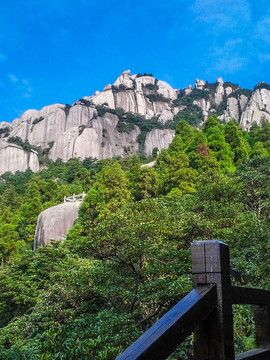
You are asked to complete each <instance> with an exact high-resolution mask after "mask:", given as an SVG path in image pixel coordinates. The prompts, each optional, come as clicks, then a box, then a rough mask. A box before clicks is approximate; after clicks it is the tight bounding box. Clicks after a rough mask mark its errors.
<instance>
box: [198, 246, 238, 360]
mask: <svg viewBox="0 0 270 360" xmlns="http://www.w3.org/2000/svg"><path fill="white" fill-rule="evenodd" d="M192 278H193V287H194V288H196V287H198V286H200V285H205V284H216V288H217V308H216V310H215V311H214V312H213V313H212V314H211V315H210V316H209V318H208V319H207V320H206V321H204V322H202V323H201V324H200V325H199V327H198V328H197V329H196V331H195V343H194V358H195V359H196V360H234V359H235V355H234V337H233V315H232V297H231V279H230V256H229V247H228V246H227V245H226V244H224V243H223V242H221V241H216V240H207V241H198V242H195V243H193V245H192Z"/></svg>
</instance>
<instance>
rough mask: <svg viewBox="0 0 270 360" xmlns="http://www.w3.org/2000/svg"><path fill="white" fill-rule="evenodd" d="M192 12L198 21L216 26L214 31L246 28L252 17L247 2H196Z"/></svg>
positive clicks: (215, 0) (239, 0)
mask: <svg viewBox="0 0 270 360" xmlns="http://www.w3.org/2000/svg"><path fill="white" fill-rule="evenodd" d="M192 10H193V13H194V15H195V20H196V21H198V22H201V23H208V24H211V23H212V24H213V25H214V27H213V28H212V29H211V30H212V31H215V30H216V31H217V30H221V29H224V30H227V31H228V30H230V29H232V28H238V27H245V26H246V24H247V23H248V22H249V21H250V17H251V11H250V6H249V3H248V1H247V0H238V1H235V0H225V1H224V0H196V1H195V3H194V5H193V7H192Z"/></svg>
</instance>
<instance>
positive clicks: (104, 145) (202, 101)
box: [0, 70, 270, 174]
mask: <svg viewBox="0 0 270 360" xmlns="http://www.w3.org/2000/svg"><path fill="white" fill-rule="evenodd" d="M189 112H192V114H193V115H194V112H195V113H196V114H197V115H196V116H197V119H198V121H197V126H199V125H202V124H203V122H204V121H205V120H206V119H207V117H208V116H210V115H211V114H216V115H217V116H218V117H219V118H220V120H222V121H224V122H228V121H230V120H231V119H232V118H234V119H235V120H237V121H238V122H239V123H240V124H241V125H242V127H243V128H245V129H249V128H250V127H251V125H252V123H253V122H255V123H257V124H259V125H260V124H261V122H262V121H263V120H264V119H265V120H266V121H270V86H269V85H268V84H265V83H260V84H259V85H257V86H256V87H255V90H254V91H253V92H252V91H251V90H247V89H241V88H240V87H239V86H238V85H237V84H233V83H229V82H223V80H222V78H219V79H217V82H216V83H212V84H211V83H208V82H207V81H204V80H198V79H197V80H196V83H195V86H194V87H193V86H192V85H189V86H188V88H187V89H183V90H177V89H173V88H172V87H171V86H170V85H169V84H167V83H166V82H164V81H161V80H158V79H156V78H155V77H154V76H153V75H152V74H137V75H131V72H130V70H127V71H124V72H123V73H122V74H121V75H120V76H119V78H118V79H117V80H116V81H115V83H114V84H109V85H107V86H105V87H104V89H103V91H102V92H99V91H96V92H95V93H94V95H92V96H86V97H84V98H82V99H80V100H77V101H76V102H75V103H74V104H73V105H72V106H70V105H63V104H54V105H50V106H45V107H44V108H43V109H41V110H40V111H37V110H28V111H26V112H25V113H24V114H23V115H22V117H21V118H20V119H15V120H14V121H13V123H12V124H10V123H7V122H2V123H0V141H1V144H0V174H1V173H3V172H5V171H11V172H15V171H17V170H19V171H25V170H26V169H27V168H30V169H32V170H33V171H38V170H39V164H38V159H37V152H36V151H35V150H38V152H39V153H41V152H42V151H43V152H45V153H47V154H48V156H49V158H51V159H52V160H56V159H57V158H60V159H62V160H64V161H68V160H69V159H70V158H74V157H77V158H80V159H84V158H86V157H93V158H97V159H104V158H111V157H113V156H118V155H120V156H125V155H130V154H134V153H136V152H138V151H144V152H145V153H146V154H148V155H151V154H152V151H153V149H154V148H155V147H157V148H158V149H159V150H162V149H164V148H166V147H168V146H169V144H170V142H171V140H172V138H173V136H174V130H173V128H174V127H175V124H176V122H177V119H178V120H179V119H180V118H182V116H183V117H186V116H188V114H189ZM182 114H183V115H182ZM18 138H19V142H18ZM23 143H27V144H28V145H29V144H30V145H31V146H32V147H33V150H31V151H29V146H27V147H25V146H22V145H23ZM18 145H20V146H18ZM26 149H27V150H26Z"/></svg>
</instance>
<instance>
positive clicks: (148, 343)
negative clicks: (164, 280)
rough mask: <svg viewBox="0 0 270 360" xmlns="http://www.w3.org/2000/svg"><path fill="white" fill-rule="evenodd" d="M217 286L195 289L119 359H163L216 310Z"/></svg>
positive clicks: (118, 359)
mask: <svg viewBox="0 0 270 360" xmlns="http://www.w3.org/2000/svg"><path fill="white" fill-rule="evenodd" d="M216 304H217V300H216V286H215V285H204V286H200V287H198V288H197V289H194V290H192V291H191V292H190V293H189V294H188V295H186V296H185V297H184V298H183V299H182V300H181V301H180V302H179V303H178V304H176V305H175V306H174V307H173V308H172V309H171V310H170V311H169V312H167V313H166V314H165V315H164V316H163V317H162V318H161V319H159V320H158V321H157V322H156V323H155V324H154V325H153V326H152V327H151V328H150V329H149V330H147V331H146V332H145V333H144V334H143V335H142V336H141V337H140V338H139V339H138V340H136V341H135V342H134V343H133V344H132V345H131V346H130V347H129V348H128V349H127V350H126V351H125V352H124V353H123V354H122V355H120V356H119V357H118V358H117V360H163V359H166V358H167V357H168V355H170V354H171V353H172V352H173V350H174V349H175V348H176V347H177V346H178V345H179V344H180V343H181V342H182V341H183V340H184V339H185V338H186V337H187V336H188V335H189V334H190V333H191V332H192V331H193V330H194V329H195V327H196V326H197V325H198V324H199V323H200V322H201V321H203V320H205V319H206V318H207V317H208V316H209V315H210V314H211V312H212V311H213V310H214V309H215V307H216Z"/></svg>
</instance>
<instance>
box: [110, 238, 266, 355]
mask: <svg viewBox="0 0 270 360" xmlns="http://www.w3.org/2000/svg"><path fill="white" fill-rule="evenodd" d="M192 280H193V288H194V289H193V290H192V291H191V292H190V293H189V294H188V295H187V296H185V297H184V299H183V300H181V301H180V302H179V303H178V304H177V305H175V306H174V307H173V308H172V309H171V310H170V311H169V312H168V313H167V314H165V315H164V316H163V317H162V318H161V319H160V320H158V321H157V322H156V323H155V324H154V325H153V326H152V327H151V328H150V329H149V330H147V331H146V332H145V333H144V334H143V335H142V336H141V337H140V338H139V339H138V340H136V341H135V342H134V343H133V344H132V345H131V346H130V347H129V348H128V349H127V350H126V351H125V352H124V353H123V354H121V355H120V356H119V357H118V358H117V360H162V359H166V358H167V357H168V356H169V355H170V354H171V353H172V352H173V351H174V350H175V349H176V348H177V347H178V346H179V344H180V343H181V342H182V341H183V340H184V339H185V338H186V337H187V336H188V335H190V334H191V333H192V332H194V359H195V360H244V359H250V360H269V359H270V291H267V290H260V289H252V288H244V287H238V286H232V285H231V278H230V258H229V247H228V246H227V245H226V244H225V243H223V242H221V241H216V240H208V241H198V242H195V243H193V245H192ZM233 304H252V305H254V315H255V316H254V319H255V332H256V342H257V347H258V348H257V349H255V350H251V351H248V352H245V353H242V354H238V355H235V353H234V335H233V314H232V305H233Z"/></svg>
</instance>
